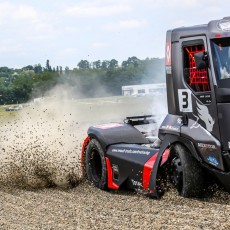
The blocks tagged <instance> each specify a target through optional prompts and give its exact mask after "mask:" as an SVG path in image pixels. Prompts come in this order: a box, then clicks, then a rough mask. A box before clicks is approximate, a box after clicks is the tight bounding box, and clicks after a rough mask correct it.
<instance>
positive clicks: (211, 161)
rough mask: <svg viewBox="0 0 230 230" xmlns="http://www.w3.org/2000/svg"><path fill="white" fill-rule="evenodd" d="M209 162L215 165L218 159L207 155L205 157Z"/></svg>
mask: <svg viewBox="0 0 230 230" xmlns="http://www.w3.org/2000/svg"><path fill="white" fill-rule="evenodd" d="M207 160H208V161H209V163H210V164H212V165H214V166H217V165H218V164H219V161H218V160H217V159H216V157H212V156H209V157H208V158H207Z"/></svg>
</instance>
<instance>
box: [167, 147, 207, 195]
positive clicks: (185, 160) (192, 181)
mask: <svg viewBox="0 0 230 230" xmlns="http://www.w3.org/2000/svg"><path fill="white" fill-rule="evenodd" d="M170 158H171V161H170V179H171V181H172V183H173V185H174V186H175V187H176V189H177V191H178V193H179V194H180V195H181V196H184V197H199V196H201V194H202V192H203V186H204V175H203V170H202V168H201V166H200V164H199V162H198V161H197V160H196V159H195V158H194V157H193V156H192V155H191V153H190V152H189V150H188V149H187V148H185V147H184V146H183V145H181V144H176V145H175V146H173V148H172V150H171V157H170Z"/></svg>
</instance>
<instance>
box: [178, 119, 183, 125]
mask: <svg viewBox="0 0 230 230" xmlns="http://www.w3.org/2000/svg"><path fill="white" fill-rule="evenodd" d="M177 124H178V125H181V124H182V119H181V118H180V117H179V118H177Z"/></svg>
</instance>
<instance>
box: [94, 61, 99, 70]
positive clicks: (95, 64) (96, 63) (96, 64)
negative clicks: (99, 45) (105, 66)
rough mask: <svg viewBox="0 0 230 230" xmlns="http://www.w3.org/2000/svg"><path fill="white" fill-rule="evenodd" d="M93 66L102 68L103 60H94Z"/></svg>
mask: <svg viewBox="0 0 230 230" xmlns="http://www.w3.org/2000/svg"><path fill="white" fill-rule="evenodd" d="M93 68H95V69H100V68H101V61H100V60H97V61H95V62H93Z"/></svg>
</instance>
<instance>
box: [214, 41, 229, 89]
mask: <svg viewBox="0 0 230 230" xmlns="http://www.w3.org/2000/svg"><path fill="white" fill-rule="evenodd" d="M212 48H213V51H214V66H215V68H216V74H217V81H218V83H219V84H221V83H223V82H222V80H224V79H230V38H221V39H214V40H212ZM221 85H222V84H221Z"/></svg>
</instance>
